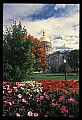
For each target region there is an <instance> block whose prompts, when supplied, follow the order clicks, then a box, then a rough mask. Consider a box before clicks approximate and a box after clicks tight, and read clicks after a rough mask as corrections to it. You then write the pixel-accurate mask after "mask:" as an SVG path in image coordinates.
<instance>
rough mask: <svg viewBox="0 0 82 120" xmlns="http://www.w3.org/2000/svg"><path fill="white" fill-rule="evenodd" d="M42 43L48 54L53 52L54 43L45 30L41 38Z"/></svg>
mask: <svg viewBox="0 0 82 120" xmlns="http://www.w3.org/2000/svg"><path fill="white" fill-rule="evenodd" d="M40 41H41V43H42V44H43V46H44V49H45V52H46V55H49V54H51V53H52V45H51V41H50V39H49V38H48V37H47V36H46V34H45V32H44V31H43V36H42V37H41V38H40Z"/></svg>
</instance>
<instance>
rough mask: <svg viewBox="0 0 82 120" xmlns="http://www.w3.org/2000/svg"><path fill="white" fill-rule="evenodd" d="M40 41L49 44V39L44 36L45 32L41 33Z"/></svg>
mask: <svg viewBox="0 0 82 120" xmlns="http://www.w3.org/2000/svg"><path fill="white" fill-rule="evenodd" d="M40 41H41V42H42V41H47V42H50V39H49V38H48V37H47V36H46V34H45V32H44V31H43V36H42V37H41V38H40Z"/></svg>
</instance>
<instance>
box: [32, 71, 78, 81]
mask: <svg viewBox="0 0 82 120" xmlns="http://www.w3.org/2000/svg"><path fill="white" fill-rule="evenodd" d="M30 79H31V80H65V75H64V74H42V73H33V74H32V75H31V78H30ZM66 79H67V80H78V79H79V76H78V75H76V74H67V75H66Z"/></svg>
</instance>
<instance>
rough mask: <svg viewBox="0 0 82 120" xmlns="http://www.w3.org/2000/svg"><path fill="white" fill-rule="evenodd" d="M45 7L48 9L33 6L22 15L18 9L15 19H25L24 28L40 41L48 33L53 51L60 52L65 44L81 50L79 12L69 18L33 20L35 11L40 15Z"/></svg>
mask: <svg viewBox="0 0 82 120" xmlns="http://www.w3.org/2000/svg"><path fill="white" fill-rule="evenodd" d="M44 6H45V7H46V5H45V4H43V5H40V4H39V6H38V5H36V6H35V5H33V4H32V5H31V6H30V7H29V8H24V10H23V11H22V13H21V12H20V14H19V12H18V11H19V9H18V8H16V10H15V13H14V17H17V16H20V17H18V18H24V17H25V19H21V23H22V26H25V27H26V29H27V32H28V34H29V33H30V34H31V35H33V36H34V37H36V38H38V39H40V37H42V32H43V30H44V31H45V32H46V35H47V37H49V39H50V40H51V43H52V46H53V51H55V50H58V49H57V48H58V47H61V46H63V45H64V44H65V47H67V48H69V49H70V48H72V49H78V48H79V12H75V11H74V12H72V14H71V15H69V14H68V17H66V16H65V17H64V16H63V17H61V18H60V17H54V16H53V17H49V18H47V19H40V20H39V19H35V20H32V19H31V18H30V16H29V15H30V14H33V13H35V11H38V13H40V10H42V8H44ZM72 6H74V5H72ZM31 8H32V11H31V12H30V9H31ZM65 8H66V6H65ZM6 9H8V11H9V8H6ZM12 9H13V10H14V8H11V11H13V10H12ZM22 9H23V7H21V10H22ZM63 9H64V8H63ZM70 9H71V8H70ZM74 9H75V8H74ZM16 11H17V12H16ZM4 12H5V11H4ZM6 12H7V11H6ZM48 12H49V11H48ZM11 13H12V12H11ZM15 14H16V16H15ZM23 14H24V15H23ZM64 14H65V13H64ZM11 16H12V17H13V14H12V15H11V14H6V15H5V13H4V17H5V19H6V18H7V20H8V18H10V19H12V17H11ZM26 16H29V17H26ZM5 19H4V21H3V23H4V26H3V27H5ZM18 21H19V20H18V19H17V23H18ZM6 23H7V22H6ZM10 23H11V22H8V23H7V25H9V24H10ZM77 43H78V44H77Z"/></svg>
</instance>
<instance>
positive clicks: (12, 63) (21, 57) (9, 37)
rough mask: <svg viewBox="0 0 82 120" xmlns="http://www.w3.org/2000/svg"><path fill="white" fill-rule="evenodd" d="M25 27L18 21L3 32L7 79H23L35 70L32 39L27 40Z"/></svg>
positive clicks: (4, 70) (4, 73)
mask: <svg viewBox="0 0 82 120" xmlns="http://www.w3.org/2000/svg"><path fill="white" fill-rule="evenodd" d="M26 34H27V31H26V29H25V27H23V28H22V24H21V23H20V22H19V24H18V25H16V22H15V23H14V25H12V26H11V27H9V28H7V30H6V33H4V34H3V78H4V80H5V81H6V80H7V81H23V80H25V79H27V78H28V77H29V74H30V73H31V72H32V71H33V65H34V62H35V61H34V55H33V54H32V53H31V45H32V44H33V43H32V41H26V40H25V38H24V36H25V35H26Z"/></svg>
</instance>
